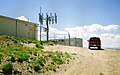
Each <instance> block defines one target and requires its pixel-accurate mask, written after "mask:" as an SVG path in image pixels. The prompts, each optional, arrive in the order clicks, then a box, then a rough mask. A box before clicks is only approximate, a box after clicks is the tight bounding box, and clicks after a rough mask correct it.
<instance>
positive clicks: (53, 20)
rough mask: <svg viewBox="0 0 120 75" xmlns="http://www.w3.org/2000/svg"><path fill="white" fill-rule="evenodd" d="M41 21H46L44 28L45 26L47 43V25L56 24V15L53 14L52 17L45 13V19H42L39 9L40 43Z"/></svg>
mask: <svg viewBox="0 0 120 75" xmlns="http://www.w3.org/2000/svg"><path fill="white" fill-rule="evenodd" d="M43 20H46V26H47V28H46V29H47V30H46V31H47V33H46V34H47V36H46V37H47V41H49V24H54V23H55V24H57V15H56V13H54V16H52V13H50V15H48V13H46V18H45V19H44V17H43V13H42V14H41V7H40V13H39V22H40V41H41V28H42V26H41V25H43Z"/></svg>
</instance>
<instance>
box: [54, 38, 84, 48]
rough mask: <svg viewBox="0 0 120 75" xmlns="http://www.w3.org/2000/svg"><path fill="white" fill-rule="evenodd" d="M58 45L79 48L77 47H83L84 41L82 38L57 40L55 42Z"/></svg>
mask: <svg viewBox="0 0 120 75" xmlns="http://www.w3.org/2000/svg"><path fill="white" fill-rule="evenodd" d="M55 43H56V44H60V45H67V46H69V45H70V46H77V47H83V40H82V39H81V38H70V41H69V39H57V40H55Z"/></svg>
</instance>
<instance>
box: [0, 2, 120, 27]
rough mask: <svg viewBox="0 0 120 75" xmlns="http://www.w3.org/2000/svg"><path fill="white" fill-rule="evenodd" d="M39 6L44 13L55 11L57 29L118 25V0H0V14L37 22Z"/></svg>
mask: <svg viewBox="0 0 120 75" xmlns="http://www.w3.org/2000/svg"><path fill="white" fill-rule="evenodd" d="M40 6H41V7H42V12H43V13H44V16H45V13H51V12H52V13H55V12H56V13H57V15H58V24H57V25H51V26H53V27H57V28H59V29H63V28H65V27H67V26H81V25H90V24H94V23H97V24H101V25H109V24H118V25H120V15H119V13H120V10H119V8H120V0H10V1H9V0H1V1H0V15H5V16H10V17H13V18H14V17H19V16H25V17H27V18H28V19H30V20H31V21H32V22H37V23H39V22H38V13H39V9H40Z"/></svg>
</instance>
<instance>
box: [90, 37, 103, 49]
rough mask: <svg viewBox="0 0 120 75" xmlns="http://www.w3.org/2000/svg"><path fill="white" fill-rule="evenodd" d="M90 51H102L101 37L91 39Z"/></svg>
mask: <svg viewBox="0 0 120 75" xmlns="http://www.w3.org/2000/svg"><path fill="white" fill-rule="evenodd" d="M88 42H89V46H88V48H89V49H101V40H100V38H99V37H91V38H90V39H89V40H88Z"/></svg>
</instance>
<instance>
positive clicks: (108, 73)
mask: <svg viewBox="0 0 120 75" xmlns="http://www.w3.org/2000/svg"><path fill="white" fill-rule="evenodd" d="M44 50H47V51H49V50H50V51H62V52H69V53H71V54H72V56H73V59H72V60H71V61H70V63H69V64H65V65H62V66H61V67H60V70H59V71H58V72H56V73H51V74H50V75H120V51H117V50H108V49H105V50H89V49H85V48H80V47H70V46H61V45H56V46H45V49H44Z"/></svg>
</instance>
